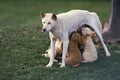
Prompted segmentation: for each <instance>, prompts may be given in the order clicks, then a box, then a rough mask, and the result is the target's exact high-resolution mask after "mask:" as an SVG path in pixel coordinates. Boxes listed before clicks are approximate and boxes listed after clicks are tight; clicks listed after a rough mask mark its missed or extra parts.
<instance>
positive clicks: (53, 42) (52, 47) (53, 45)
mask: <svg viewBox="0 0 120 80" xmlns="http://www.w3.org/2000/svg"><path fill="white" fill-rule="evenodd" d="M50 38H51V56H50V61H49V63H48V64H47V65H46V67H51V66H52V65H53V62H54V54H55V38H53V37H51V36H50Z"/></svg>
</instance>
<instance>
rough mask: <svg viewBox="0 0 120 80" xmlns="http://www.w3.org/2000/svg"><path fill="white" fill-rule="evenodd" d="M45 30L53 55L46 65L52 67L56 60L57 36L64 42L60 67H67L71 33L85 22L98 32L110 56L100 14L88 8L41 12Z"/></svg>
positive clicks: (107, 54)
mask: <svg viewBox="0 0 120 80" xmlns="http://www.w3.org/2000/svg"><path fill="white" fill-rule="evenodd" d="M40 16H41V18H42V24H43V28H42V30H43V31H44V32H49V35H50V40H51V53H52V54H51V57H50V60H49V63H48V64H47V65H46V67H51V66H52V65H53V62H54V55H55V40H56V39H57V38H59V39H61V40H62V42H63V51H62V53H63V55H62V64H61V66H60V67H65V60H66V55H67V51H68V44H69V35H70V34H71V32H73V31H76V30H77V29H78V28H80V27H81V25H83V24H88V25H90V26H91V27H92V28H93V29H94V30H95V32H96V34H97V36H98V37H99V39H100V41H101V43H102V45H103V48H104V50H105V52H106V56H110V55H111V54H110V53H109V51H108V49H107V47H106V45H105V43H104V41H103V38H102V35H101V32H100V30H101V22H100V20H99V17H98V15H97V14H96V13H95V12H89V11H86V10H71V11H69V12H66V13H61V14H58V15H55V14H53V13H47V14H45V13H41V14H40Z"/></svg>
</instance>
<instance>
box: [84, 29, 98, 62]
mask: <svg viewBox="0 0 120 80" xmlns="http://www.w3.org/2000/svg"><path fill="white" fill-rule="evenodd" d="M92 34H94V32H93V31H92V30H90V28H86V27H83V28H82V35H83V36H84V37H85V39H86V40H85V41H86V43H85V49H84V52H83V55H82V56H83V62H93V61H95V60H97V58H98V57H97V50H96V47H95V45H94V43H93V41H92V38H91V36H92Z"/></svg>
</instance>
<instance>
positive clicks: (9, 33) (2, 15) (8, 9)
mask: <svg viewBox="0 0 120 80" xmlns="http://www.w3.org/2000/svg"><path fill="white" fill-rule="evenodd" d="M71 9H86V10H90V11H95V12H97V13H98V15H99V16H100V20H101V22H102V23H103V22H105V21H107V20H108V18H109V13H110V2H107V1H102V2H100V1H99V2H98V1H95V0H87V1H84V0H83V1H79V0H75V1H72V0H70V1H67V0H59V1H57V0H54V1H49V0H46V1H44V0H42V1H40V0H1V1H0V80H119V79H120V68H119V67H120V46H119V45H120V44H112V45H108V48H109V50H110V52H111V54H112V56H111V57H109V58H107V57H106V56H105V53H104V51H103V49H102V48H100V49H98V53H99V59H98V60H97V61H96V62H94V63H87V64H81V65H80V66H79V67H77V68H73V67H71V66H68V65H67V66H66V67H65V68H59V65H58V63H57V62H56V63H55V64H54V65H53V67H52V68H45V65H46V64H47V63H48V61H49V59H47V58H45V57H43V56H42V54H43V53H44V52H45V50H46V49H47V48H48V47H49V44H50V40H49V36H48V33H43V32H41V26H42V25H41V20H40V17H39V13H40V12H41V11H44V12H54V13H61V12H65V11H68V10H71Z"/></svg>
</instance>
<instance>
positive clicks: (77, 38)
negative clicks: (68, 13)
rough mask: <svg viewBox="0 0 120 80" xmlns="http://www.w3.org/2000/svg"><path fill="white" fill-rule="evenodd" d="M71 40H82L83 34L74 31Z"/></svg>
mask: <svg viewBox="0 0 120 80" xmlns="http://www.w3.org/2000/svg"><path fill="white" fill-rule="evenodd" d="M71 41H75V42H80V41H81V35H80V34H79V33H77V32H75V33H73V34H72V36H71Z"/></svg>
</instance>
